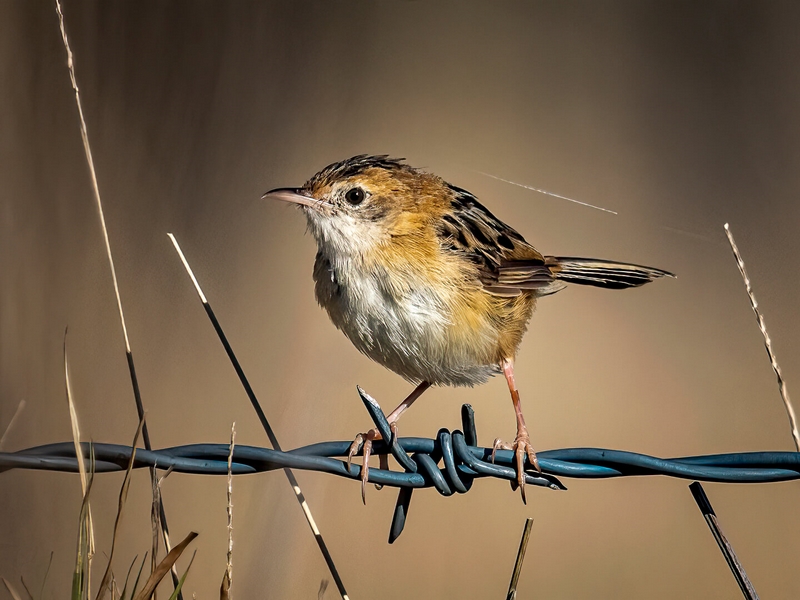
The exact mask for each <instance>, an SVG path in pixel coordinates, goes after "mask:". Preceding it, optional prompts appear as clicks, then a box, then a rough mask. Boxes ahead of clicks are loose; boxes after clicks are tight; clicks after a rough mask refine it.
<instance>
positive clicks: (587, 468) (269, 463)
mask: <svg viewBox="0 0 800 600" xmlns="http://www.w3.org/2000/svg"><path fill="white" fill-rule="evenodd" d="M359 393H360V394H361V397H362V400H363V402H364V404H365V406H366V407H367V410H368V411H369V413H370V416H371V417H372V419H373V421H374V422H375V425H376V427H377V428H378V430H379V431H381V434H382V435H383V436H384V439H387V440H390V442H389V443H386V442H384V441H377V442H376V443H375V445H374V447H373V454H379V455H380V454H391V455H392V456H393V457H394V458H395V459H396V460H397V462H398V464H399V465H400V466H401V467H402V469H403V470H402V471H394V470H389V469H382V468H381V469H376V468H370V470H369V482H370V483H374V484H376V485H379V486H388V487H397V488H400V492H399V495H398V499H397V503H396V505H395V510H394V515H393V518H392V526H391V529H390V534H389V542H390V543H391V542H393V541H394V540H396V539H397V537H398V536H399V535H400V533H401V532H402V531H403V528H404V527H405V522H406V515H407V514H408V507H409V504H410V502H411V495H412V492H413V491H414V490H415V489H420V488H431V487H432V488H434V489H436V491H437V492H439V493H440V494H441V495H443V496H451V495H453V494H463V493H466V492H467V491H469V489H470V488H471V487H472V484H473V482H474V481H475V480H476V479H481V478H485V477H493V478H497V479H505V480H508V481H509V482H510V483H511V484H512V487H513V486H515V485H516V477H517V476H516V471H515V469H514V466H513V465H514V455H513V452H511V451H509V450H498V451H497V452H496V454H495V456H494V461H492V448H486V447H481V446H478V444H477V430H476V427H475V414H474V411H473V410H472V407H471V406H470V405H468V404H465V405H463V406H462V408H461V420H462V429H463V430H455V431H449V430H447V429H440V430H439V432H438V433H437V435H436V437H435V438H421V437H401V438H395V439H392V437H391V433H390V430H389V424H388V422H387V421H386V417H385V415H384V414H383V412H382V411H381V409H380V407H379V406H378V405H377V403H376V402H375V401H374V400H373V399H372V398H371V397H369V395H367V394H366V393H364V392H363V391H362V390H360V389H359ZM350 444H351V442H348V441H335V442H320V443H316V444H311V445H308V446H303V447H301V448H297V449H294V450H289V451H285V452H282V451H277V450H272V449H269V448H261V447H256V446H242V445H237V446H236V447H235V448H234V451H233V460H232V465H231V472H232V473H233V474H234V475H246V474H254V473H264V472H268V471H274V470H279V469H284V468H287V467H288V468H291V469H302V470H307V471H318V472H323V473H329V474H332V475H338V476H340V477H346V478H349V479H355V480H358V479H359V478H360V474H361V465H358V464H348V463H347V462H346V460H344V458H345V457H346V456H347V453H348V450H349V447H350ZM81 448H82V451H83V453H84V455H85V456H86V457H88V456H89V455H90V453H91V454H93V456H94V470H95V472H96V473H107V472H117V471H125V470H126V468H127V466H128V463H129V461H130V455H131V451H132V449H131V447H130V446H125V445H121V444H107V443H93V444H89V443H87V442H84V443H82V444H81ZM229 450H230V447H229V446H228V444H187V445H183V446H175V447H172V448H162V449H160V450H146V449H143V448H137V449H136V456H135V459H134V464H133V468H135V469H142V468H151V467H155V468H158V469H164V470H166V469H172V470H173V471H175V472H179V473H192V474H198V475H227V474H228V454H229ZM538 458H539V464H540V465H541V468H542V473H539V472H537V471H535V470H534V469H533V468H532V467H530V466H529V465H527V464H526V470H525V481H526V484H529V485H536V486H542V487H546V488H550V489H553V490H565V489H566V486H565V485H564V484H563V483H562V482H561V481H560V480H559V479H558V477H572V478H581V479H604V478H610V477H629V476H643V475H665V476H668V477H677V478H682V479H694V480H700V481H708V482H719V483H768V482H777V481H789V480H794V479H800V453H797V452H737V453H729V454H713V455H706V456H688V457H680V458H658V457H655V456H649V455H646V454H640V453H636V452H628V451H624V450H610V449H604V448H565V449H560V450H546V451H542V452H539V453H538ZM440 464H441V466H440ZM11 469H35V470H46V471H66V472H77V471H78V462H77V459H76V457H75V446H74V444H73V442H61V443H55V444H46V445H43V446H36V447H33V448H27V449H25V450H19V451H17V452H0V472H4V471H8V470H11Z"/></svg>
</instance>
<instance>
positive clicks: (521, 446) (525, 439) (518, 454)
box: [492, 358, 542, 502]
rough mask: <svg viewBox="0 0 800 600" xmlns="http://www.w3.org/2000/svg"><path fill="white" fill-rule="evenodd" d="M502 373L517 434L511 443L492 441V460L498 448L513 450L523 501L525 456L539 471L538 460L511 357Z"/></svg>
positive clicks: (498, 440)
mask: <svg viewBox="0 0 800 600" xmlns="http://www.w3.org/2000/svg"><path fill="white" fill-rule="evenodd" d="M500 366H501V367H502V369H503V375H505V377H506V381H507V382H508V389H509V391H510V392H511V402H512V403H513V404H514V413H515V415H516V417H517V436H516V438H514V443H513V444H506V443H504V442H502V441H500V439H496V440H495V441H494V444H493V447H492V461H494V454H495V452H497V449H498V448H502V449H503V450H513V451H514V456H515V458H516V463H517V485H519V488H520V492H521V493H522V501H523V502H525V469H524V467H525V456H526V455H527V457H528V461H529V462H530V464H531V465H532V466H533V468H535V469H536V470H537V471H539V472H541V471H542V469H541V467H539V461H538V459H537V458H536V452H534V450H533V446H531V441H530V437H529V436H528V428H527V426H526V425H525V417H524V416H523V415H522V405H521V403H520V399H519V390H517V384H516V382H515V381H514V361H513V359H510V358H507V359H505V360H504V361H503V362H502V363H501V365H500Z"/></svg>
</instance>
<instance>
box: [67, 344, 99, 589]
mask: <svg viewBox="0 0 800 600" xmlns="http://www.w3.org/2000/svg"><path fill="white" fill-rule="evenodd" d="M64 382H65V386H66V389H67V404H68V405H69V419H70V424H71V426H72V441H73V443H74V444H75V458H76V460H77V462H78V472H79V474H80V478H81V491H82V493H83V501H84V503H85V504H86V528H87V532H86V533H87V542H88V554H87V555H86V563H87V564H86V590H87V597H88V596H89V595H91V573H92V558H93V557H94V551H95V546H94V522H93V520H92V508H91V505H90V504H89V487H90V485H89V482H88V481H87V476H86V463H85V461H84V458H83V451H82V450H81V429H80V425H79V423H78V413H77V411H76V410H75V402H74V400H73V398H72V383H71V380H70V377H69V360H68V358H67V331H66V330H64Z"/></svg>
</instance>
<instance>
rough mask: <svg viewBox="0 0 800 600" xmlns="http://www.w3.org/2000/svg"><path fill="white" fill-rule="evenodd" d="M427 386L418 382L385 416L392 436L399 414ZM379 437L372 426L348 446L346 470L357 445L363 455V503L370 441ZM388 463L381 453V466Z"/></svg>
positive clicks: (394, 436) (356, 451)
mask: <svg viewBox="0 0 800 600" xmlns="http://www.w3.org/2000/svg"><path fill="white" fill-rule="evenodd" d="M429 387H431V384H430V383H428V382H427V381H423V382H422V383H420V384H419V385H418V386H417V387H416V388H414V391H413V392H411V393H410V394H409V395H408V396H406V399H405V400H403V401H402V402H401V403H400V404H399V405H398V406H397V408H395V409H394V410H393V411H392V412H390V413H389V414H388V415H387V416H386V420H387V421H389V427H390V428H391V430H392V438H396V437H397V421H398V420H399V419H400V415H402V414H403V413H404V412H405V411H406V410H407V409H408V408H409V407H410V406H411V405H412V404H414V401H415V400H416V399H417V398H419V397H420V396H422V394H423V392H425V390H427V389H428V388H429ZM381 439H383V436H382V435H381V434H380V432H379V431H378V430H377V429H375V428H374V427H373V428H372V429H370V430H369V431H368V432H366V433H359V434H357V435H356V439H354V440H353V443H352V444H350V448H349V449H348V451H347V468H348V470H349V469H350V462H351V461H352V459H353V457H354V456H355V455H356V454H358V450H359V447H360V448H361V450H362V454H363V455H364V461H363V462H362V465H361V501H362V502H363V503H364V504H366V503H367V496H366V491H365V488H366V485H367V478H368V477H369V457H370V455H371V454H372V442H373V441H374V440H381ZM390 441H391V440H387V442H390ZM362 444H363V446H362ZM388 464H389V463H388V460H386V458H385V456H383V455H381V468H388Z"/></svg>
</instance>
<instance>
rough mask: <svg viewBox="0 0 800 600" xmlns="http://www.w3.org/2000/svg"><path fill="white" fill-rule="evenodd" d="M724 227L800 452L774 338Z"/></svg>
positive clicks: (734, 243) (795, 425) (727, 229)
mask: <svg viewBox="0 0 800 600" xmlns="http://www.w3.org/2000/svg"><path fill="white" fill-rule="evenodd" d="M724 227H725V235H727V236H728V242H729V243H730V245H731V250H733V256H734V258H736V266H737V267H739V273H741V274H742V280H743V281H744V287H745V289H746V290H747V297H748V298H750V307H751V308H752V309H753V312H754V313H755V314H756V321H758V329H759V330H760V331H761V335H762V336H763V337H764V347H765V348H766V349H767V356H769V364H770V365H771V366H772V370H773V371H775V376H776V377H777V378H778V389H779V390H780V393H781V400H783V405H784V407H785V408H786V414H788V415H789V426H790V427H791V428H792V438H794V445H795V448H797V451H798V452H800V433H798V431H797V417H795V415H794V408H793V407H792V401H791V400H789V390H788V389H786V381H784V379H783V374H782V373H781V368H780V366H778V359H777V358H775V352H773V351H772V340H770V339H769V334H768V333H767V326H766V325H765V324H764V317H763V316H761V311H759V310H758V302H756V297H755V295H754V294H753V288H752V287H751V286H750V278H749V277H748V276H747V271H746V270H745V268H744V260H742V255H741V254H739V248H737V247H736V242H734V241H733V234H732V233H731V229H730V227H728V224H727V223H725V225H724Z"/></svg>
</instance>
